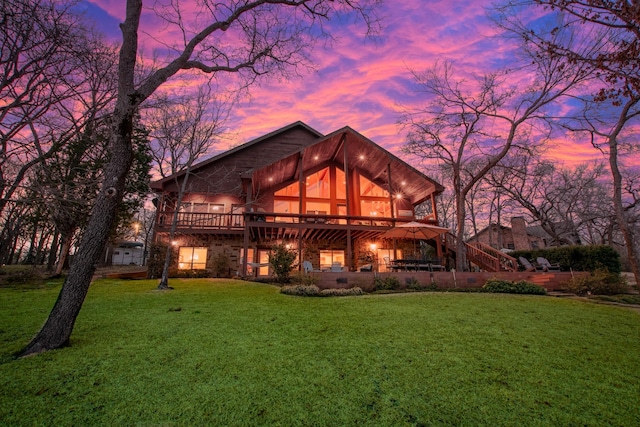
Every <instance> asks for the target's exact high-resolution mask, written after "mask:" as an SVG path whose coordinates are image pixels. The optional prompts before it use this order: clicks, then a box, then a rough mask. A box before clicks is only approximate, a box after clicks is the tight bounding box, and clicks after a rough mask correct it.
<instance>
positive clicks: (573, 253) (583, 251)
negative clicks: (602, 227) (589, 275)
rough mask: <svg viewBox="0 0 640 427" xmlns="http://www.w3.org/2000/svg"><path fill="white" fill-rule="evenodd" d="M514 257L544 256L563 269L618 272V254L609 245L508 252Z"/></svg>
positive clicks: (619, 265)
mask: <svg viewBox="0 0 640 427" xmlns="http://www.w3.org/2000/svg"><path fill="white" fill-rule="evenodd" d="M510 255H511V256H513V257H514V258H518V257H519V256H523V257H525V258H527V259H536V258H537V257H539V256H542V257H545V258H547V259H548V260H549V262H550V263H552V264H555V263H559V264H560V267H561V269H562V270H563V271H568V270H569V269H572V270H574V271H598V270H607V271H610V272H611V273H620V271H621V270H622V266H621V264H620V254H618V252H616V251H615V250H614V249H613V248H612V247H610V246H604V245H591V246H561V247H557V248H546V249H537V250H531V251H515V252H513V253H511V254H510Z"/></svg>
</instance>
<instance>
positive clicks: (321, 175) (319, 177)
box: [306, 168, 331, 210]
mask: <svg viewBox="0 0 640 427" xmlns="http://www.w3.org/2000/svg"><path fill="white" fill-rule="evenodd" d="M330 175H331V174H330V169H329V168H324V169H322V170H321V171H318V172H316V173H314V174H311V175H309V176H308V177H307V181H306V184H307V197H314V198H318V199H329V198H330V197H331V176H330ZM307 210H308V209H307Z"/></svg>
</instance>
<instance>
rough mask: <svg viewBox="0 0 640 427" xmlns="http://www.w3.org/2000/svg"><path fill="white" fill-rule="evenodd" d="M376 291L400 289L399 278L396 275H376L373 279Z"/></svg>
mask: <svg viewBox="0 0 640 427" xmlns="http://www.w3.org/2000/svg"><path fill="white" fill-rule="evenodd" d="M374 284H375V288H376V291H394V290H396V289H400V280H398V278H397V277H396V276H387V277H385V278H382V277H376V278H375V280H374Z"/></svg>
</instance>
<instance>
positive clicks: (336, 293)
mask: <svg viewBox="0 0 640 427" xmlns="http://www.w3.org/2000/svg"><path fill="white" fill-rule="evenodd" d="M353 295H364V291H363V290H362V289H361V288H358V287H355V288H347V289H344V288H330V289H323V290H321V291H320V296H323V297H344V296H353Z"/></svg>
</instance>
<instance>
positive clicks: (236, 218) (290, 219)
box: [158, 211, 434, 230]
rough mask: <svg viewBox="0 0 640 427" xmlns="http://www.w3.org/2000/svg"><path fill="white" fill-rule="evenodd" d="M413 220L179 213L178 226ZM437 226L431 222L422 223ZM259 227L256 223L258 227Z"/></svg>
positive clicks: (168, 217) (167, 214) (166, 215)
mask: <svg viewBox="0 0 640 427" xmlns="http://www.w3.org/2000/svg"><path fill="white" fill-rule="evenodd" d="M172 220H173V211H164V212H161V213H160V216H159V218H158V225H159V226H160V227H169V226H170V224H171V221H172ZM413 220H414V219H413V218H388V217H371V216H353V215H352V216H347V215H324V214H297V213H295V214H292V213H281V212H262V211H255V212H240V213H229V212H227V213H198V212H179V213H178V227H189V228H196V229H237V230H239V229H243V228H244V227H245V224H246V223H251V224H254V223H261V222H264V223H278V224H279V223H294V224H309V225H313V224H333V225H347V224H348V225H355V226H369V227H385V228H387V227H394V226H396V224H398V223H404V222H409V221H413ZM421 221H422V222H425V223H433V222H434V221H431V220H428V219H426V220H421ZM254 225H255V224H254Z"/></svg>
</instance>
